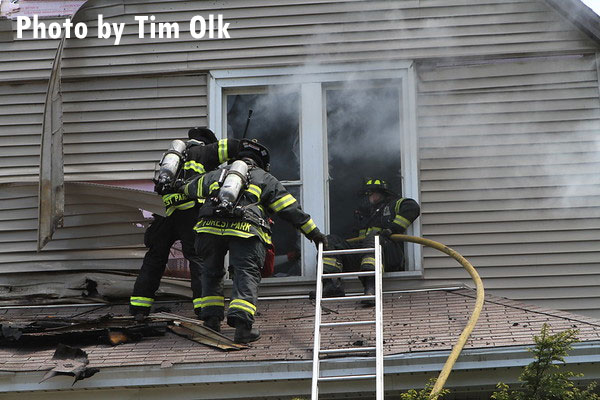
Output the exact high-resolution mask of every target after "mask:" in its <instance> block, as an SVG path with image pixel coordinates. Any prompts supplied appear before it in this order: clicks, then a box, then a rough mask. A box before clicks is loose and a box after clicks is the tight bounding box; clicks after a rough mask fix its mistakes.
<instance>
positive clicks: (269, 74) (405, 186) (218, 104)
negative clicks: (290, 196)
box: [208, 61, 422, 282]
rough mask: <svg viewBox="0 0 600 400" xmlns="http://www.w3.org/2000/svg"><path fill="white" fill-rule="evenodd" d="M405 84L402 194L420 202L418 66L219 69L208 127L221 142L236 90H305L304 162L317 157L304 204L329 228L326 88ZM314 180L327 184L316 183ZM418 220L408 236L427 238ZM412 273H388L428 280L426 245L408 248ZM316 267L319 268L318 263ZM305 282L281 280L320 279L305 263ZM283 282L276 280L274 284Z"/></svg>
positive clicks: (307, 173) (311, 251) (309, 248)
mask: <svg viewBox="0 0 600 400" xmlns="http://www.w3.org/2000/svg"><path fill="white" fill-rule="evenodd" d="M373 79H400V81H401V82H402V91H401V93H402V104H401V107H402V109H401V110H400V113H401V115H402V116H403V119H402V122H403V124H404V126H403V132H404V133H405V134H403V135H402V137H401V146H402V149H403V152H402V157H401V169H402V193H403V196H405V197H410V198H413V199H415V200H416V201H417V202H420V201H419V200H420V195H419V168H418V144H417V121H416V114H417V113H416V103H417V100H416V79H415V70H414V66H413V63H412V62H408V61H407V62H395V63H394V64H393V65H392V64H385V65H381V64H377V63H345V64H326V65H325V64H324V65H307V66H289V67H277V68H247V69H233V70H213V71H210V72H209V75H208V127H209V128H210V129H211V130H213V132H215V134H216V136H217V137H218V138H223V137H224V132H227V129H226V120H225V116H224V114H223V110H225V109H226V105H225V103H224V102H225V100H226V96H224V94H223V92H224V91H226V90H227V89H233V88H247V87H253V86H269V85H283V84H287V85H293V84H295V85H299V86H300V93H301V116H300V154H301V155H300V157H301V160H302V161H304V160H306V158H305V157H304V155H306V154H311V157H314V158H313V159H312V161H311V162H310V163H307V162H302V161H301V171H300V173H301V180H302V205H303V208H304V209H305V210H307V212H309V213H310V214H311V216H312V218H313V220H314V221H315V223H316V224H317V226H319V227H321V228H323V227H325V226H327V222H328V221H327V218H328V210H327V207H326V203H327V201H325V202H322V201H321V199H327V196H326V195H327V193H326V187H327V176H326V171H327V165H326V162H327V160H326V159H325V152H324V151H323V149H324V148H325V147H326V143H324V141H326V135H315V134H311V132H325V130H326V125H325V110H324V107H323V87H322V84H323V83H327V82H343V81H349V80H373ZM307 178H308V179H311V180H314V181H315V182H321V184H310V183H309V182H308V181H307ZM419 221H420V220H417V222H416V223H414V224H412V225H411V227H410V228H409V229H408V231H407V234H408V235H412V236H421V224H420V222H419ZM302 247H303V249H302V250H303V260H315V259H316V249H315V246H314V245H313V244H312V243H310V242H308V241H307V240H305V239H304V240H303V241H302ZM406 250H407V258H408V260H409V266H410V268H411V269H410V270H409V271H400V272H392V273H386V276H390V277H415V276H422V251H421V246H420V245H417V244H413V243H407V246H406ZM315 264H316V263H315ZM302 268H303V271H302V277H296V279H293V277H286V278H280V279H281V281H282V282H293V281H304V280H310V279H315V276H316V274H315V271H314V269H312V268H310V269H309V268H308V266H307V263H304V262H303V266H302ZM275 279H277V280H279V278H271V279H270V281H271V280H275Z"/></svg>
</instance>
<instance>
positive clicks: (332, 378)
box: [319, 374, 377, 381]
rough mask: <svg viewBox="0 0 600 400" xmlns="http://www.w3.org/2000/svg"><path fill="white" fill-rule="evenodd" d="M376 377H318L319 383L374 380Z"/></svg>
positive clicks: (369, 375) (368, 375)
mask: <svg viewBox="0 0 600 400" xmlns="http://www.w3.org/2000/svg"><path fill="white" fill-rule="evenodd" d="M376 377H377V375H375V374H367V375H340V376H322V377H319V381H349V380H354V379H375V378H376Z"/></svg>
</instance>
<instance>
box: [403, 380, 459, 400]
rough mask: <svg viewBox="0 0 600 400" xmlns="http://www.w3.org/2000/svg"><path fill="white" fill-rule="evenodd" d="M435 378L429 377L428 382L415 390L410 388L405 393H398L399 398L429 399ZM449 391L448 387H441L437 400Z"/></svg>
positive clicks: (408, 399)
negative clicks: (423, 386)
mask: <svg viewBox="0 0 600 400" xmlns="http://www.w3.org/2000/svg"><path fill="white" fill-rule="evenodd" d="M435 381H436V379H430V380H429V382H427V384H426V385H425V388H423V389H421V390H419V391H416V390H415V389H411V390H409V391H408V392H406V393H402V394H400V400H429V394H430V393H431V390H432V389H433V386H434V385H435ZM449 392H450V391H449V390H448V389H442V390H441V391H440V394H439V396H438V397H437V400H441V399H442V398H443V397H444V395H446V394H448V393H449Z"/></svg>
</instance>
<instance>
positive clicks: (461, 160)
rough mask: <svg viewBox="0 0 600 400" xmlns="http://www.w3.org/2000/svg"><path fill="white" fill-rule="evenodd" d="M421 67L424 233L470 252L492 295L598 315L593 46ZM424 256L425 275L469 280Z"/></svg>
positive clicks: (599, 186) (599, 184)
mask: <svg viewBox="0 0 600 400" xmlns="http://www.w3.org/2000/svg"><path fill="white" fill-rule="evenodd" d="M418 75H419V78H420V81H419V90H418V93H419V98H418V102H419V104H418V110H419V135H420V136H419V143H420V150H419V152H420V174H421V176H420V179H421V200H422V210H423V214H422V216H421V223H422V231H423V235H424V236H425V237H428V238H430V239H433V240H436V241H439V242H442V243H444V244H446V245H448V246H450V247H452V248H454V249H455V250H457V251H458V252H460V253H461V254H462V255H463V256H465V257H466V258H467V259H468V260H469V261H470V262H471V263H472V264H473V265H475V266H476V267H477V269H478V271H479V273H480V274H481V276H482V278H483V280H484V284H485V286H486V288H487V290H488V291H490V292H491V293H493V294H495V295H499V296H505V297H508V298H512V299H519V300H525V301H528V302H531V303H535V304H538V305H543V306H549V307H556V308H562V309H568V310H570V311H573V312H579V313H586V314H590V315H592V314H593V315H598V314H597V313H598V306H599V305H600V268H599V264H598V259H600V249H599V248H598V239H599V238H600V177H598V171H599V170H600V152H599V151H598V150H599V146H598V139H599V133H600V98H599V93H598V76H597V66H596V57H595V55H588V56H577V57H571V56H569V57H556V58H544V59H535V60H529V61H516V60H505V61H499V60H496V61H495V62H493V63H489V62H487V63H479V64H477V65H473V64H471V65H460V66H459V65H456V66H439V65H438V66H424V67H422V68H420V69H419V74H418ZM424 265H425V278H426V279H428V280H434V281H435V280H438V279H441V280H446V279H459V280H462V281H464V282H465V283H468V281H469V279H468V277H467V276H466V274H465V273H464V272H463V271H461V270H460V268H456V266H455V265H452V264H451V263H449V262H448V260H447V259H446V258H445V257H443V256H441V255H440V254H439V253H435V252H434V251H433V250H431V249H425V250H424ZM575 299H579V301H574V300H575ZM589 309H595V311H592V310H589Z"/></svg>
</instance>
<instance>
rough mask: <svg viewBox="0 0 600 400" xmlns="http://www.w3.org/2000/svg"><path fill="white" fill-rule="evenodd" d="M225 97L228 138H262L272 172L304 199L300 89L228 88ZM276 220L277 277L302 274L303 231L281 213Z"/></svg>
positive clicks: (298, 197)
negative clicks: (268, 151)
mask: <svg viewBox="0 0 600 400" xmlns="http://www.w3.org/2000/svg"><path fill="white" fill-rule="evenodd" d="M225 96H226V105H227V116H226V120H225V121H226V123H227V137H230V138H236V139H241V138H242V137H246V138H249V139H258V141H259V142H260V143H262V144H264V145H265V146H267V147H268V148H269V150H270V156H271V171H270V172H271V174H273V175H274V176H275V177H276V178H277V179H279V180H280V181H281V182H282V183H283V184H284V186H285V187H286V189H287V190H288V191H289V192H290V193H291V194H292V195H293V196H294V197H295V198H296V199H298V201H301V198H302V196H301V193H300V192H301V190H302V182H301V180H300V149H299V142H300V104H299V101H300V94H299V93H298V90H297V88H294V87H289V86H285V87H277V86H275V87H267V88H262V89H260V88H259V89H256V90H254V91H251V92H250V93H245V91H240V90H235V89H234V90H229V91H226V92H225ZM250 112H251V114H249V113H250ZM250 116H251V119H250V120H249V117H250ZM273 221H274V223H273V247H274V248H275V271H274V276H275V277H284V276H299V275H302V268H301V249H300V247H301V238H300V233H299V232H298V231H297V230H296V229H294V227H292V226H291V225H290V224H288V223H286V222H285V221H283V220H281V219H279V218H278V217H277V216H275V217H274V218H273Z"/></svg>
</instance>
